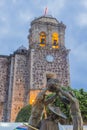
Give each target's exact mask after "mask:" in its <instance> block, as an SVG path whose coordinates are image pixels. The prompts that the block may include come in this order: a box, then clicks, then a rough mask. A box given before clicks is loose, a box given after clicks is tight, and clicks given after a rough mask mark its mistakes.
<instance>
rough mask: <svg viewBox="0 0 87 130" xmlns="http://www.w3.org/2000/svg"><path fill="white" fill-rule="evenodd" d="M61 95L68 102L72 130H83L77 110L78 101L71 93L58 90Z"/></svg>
mask: <svg viewBox="0 0 87 130" xmlns="http://www.w3.org/2000/svg"><path fill="white" fill-rule="evenodd" d="M60 92H61V94H62V95H64V96H65V97H67V98H68V100H69V101H70V113H71V117H72V121H73V130H83V120H82V116H81V111H80V108H79V101H78V100H77V99H76V97H75V96H74V94H73V93H72V92H66V91H64V90H62V89H60Z"/></svg>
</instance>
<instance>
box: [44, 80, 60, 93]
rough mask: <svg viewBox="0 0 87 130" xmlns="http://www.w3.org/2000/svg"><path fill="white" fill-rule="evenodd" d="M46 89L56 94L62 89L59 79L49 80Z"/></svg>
mask: <svg viewBox="0 0 87 130" xmlns="http://www.w3.org/2000/svg"><path fill="white" fill-rule="evenodd" d="M46 87H47V88H48V90H49V91H51V92H55V91H56V90H57V88H58V87H60V83H59V80H58V79H49V80H48V81H47V85H46Z"/></svg>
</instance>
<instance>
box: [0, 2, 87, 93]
mask: <svg viewBox="0 0 87 130" xmlns="http://www.w3.org/2000/svg"><path fill="white" fill-rule="evenodd" d="M45 7H48V14H50V15H52V16H53V17H56V18H57V19H58V20H59V21H63V23H64V24H65V25H66V26H67V28H66V36H65V38H66V47H67V48H68V49H71V51H70V55H69V61H70V78H71V87H72V88H77V89H80V88H84V89H85V90H86V91H87V0H73V1H72V0H54V1H53V0H0V55H9V54H12V53H13V52H14V51H15V50H16V49H17V48H18V47H20V46H21V45H24V46H25V47H27V48H28V39H27V36H28V30H29V27H30V22H31V21H32V20H33V19H34V18H35V17H39V16H41V15H43V14H44V8H45Z"/></svg>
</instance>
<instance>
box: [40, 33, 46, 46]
mask: <svg viewBox="0 0 87 130" xmlns="http://www.w3.org/2000/svg"><path fill="white" fill-rule="evenodd" d="M45 45H46V34H45V32H41V33H40V46H42V47H44V46H45Z"/></svg>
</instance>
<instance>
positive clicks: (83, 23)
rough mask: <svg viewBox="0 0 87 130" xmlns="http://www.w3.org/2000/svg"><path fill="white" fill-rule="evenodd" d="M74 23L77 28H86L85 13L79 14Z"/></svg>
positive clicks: (86, 14) (86, 13)
mask: <svg viewBox="0 0 87 130" xmlns="http://www.w3.org/2000/svg"><path fill="white" fill-rule="evenodd" d="M76 22H77V24H78V25H79V26H81V27H86V26H87V12H83V13H80V14H79V15H78V16H77V18H76Z"/></svg>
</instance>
